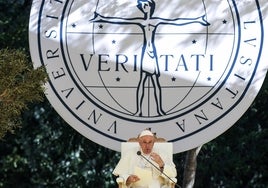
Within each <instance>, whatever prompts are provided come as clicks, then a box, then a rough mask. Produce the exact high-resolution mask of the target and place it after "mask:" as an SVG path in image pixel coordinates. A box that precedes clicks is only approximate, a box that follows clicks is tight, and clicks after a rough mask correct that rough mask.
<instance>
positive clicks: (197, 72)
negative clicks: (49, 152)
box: [29, 0, 267, 153]
mask: <svg viewBox="0 0 268 188" xmlns="http://www.w3.org/2000/svg"><path fill="white" fill-rule="evenodd" d="M261 2H262V3H264V1H261ZM261 2H260V1H257V0H256V1H253V0H252V1H251V0H250V1H232V0H225V1H217V0H216V1H215V0H194V1H188V0H187V1H186V0H181V1H177V0H169V1H163V0H77V1H74V0H51V1H45V0H41V1H40V0H35V1H34V2H33V5H32V11H31V18H30V26H29V35H30V49H31V56H32V59H33V62H34V65H35V66H36V67H38V66H41V65H44V66H45V67H46V70H47V73H48V76H49V81H48V83H47V84H46V94H47V97H48V99H49V101H50V102H51V104H52V105H53V107H54V108H55V109H56V111H57V112H58V113H59V114H60V115H61V116H62V117H63V118H64V119H65V120H66V121H67V122H68V123H69V124H70V125H71V126H72V127H73V128H75V129H76V130H77V131H78V132H80V133H81V134H82V135H84V136H86V137H87V138H89V139H91V140H93V141H94V142H97V143H99V144H101V145H103V146H105V147H108V148H110V149H113V150H117V151H119V150H120V143H121V142H122V141H126V140H127V139H128V138H130V137H134V136H136V135H137V134H138V133H139V132H140V131H141V130H143V129H145V128H150V129H151V130H152V131H153V132H155V133H156V134H157V136H159V137H163V138H166V139H167V141H169V142H173V143H174V153H178V152H181V151H185V150H188V149H191V148H194V147H196V146H198V145H201V144H204V143H206V142H208V141H210V140H212V139H213V138H215V137H217V136H218V135H220V134H221V133H223V132H224V131H226V130H227V129H228V128H230V127H231V126H232V125H233V124H234V123H235V122H236V121H237V120H238V119H239V118H240V117H241V116H242V114H243V113H244V112H245V111H246V110H247V108H248V107H249V106H250V104H251V103H252V101H253V100H254V98H255V96H256V95H257V93H258V90H259V89H260V87H261V84H262V82H263V79H264V77H265V74H266V70H267V63H266V64H265V61H267V58H266V57H264V56H263V54H262V52H263V51H264V49H265V48H266V47H267V44H266V43H264V21H266V20H264V19H263V15H262V14H263V12H262V11H261ZM266 50H267V49H266Z"/></svg>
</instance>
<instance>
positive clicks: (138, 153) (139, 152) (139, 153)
mask: <svg viewBox="0 0 268 188" xmlns="http://www.w3.org/2000/svg"><path fill="white" fill-rule="evenodd" d="M137 155H139V156H141V157H142V158H143V159H145V160H146V161H147V162H149V163H150V164H151V165H152V166H153V167H155V168H156V169H157V170H158V171H159V172H161V173H162V174H163V175H164V176H165V177H167V178H168V179H169V180H170V181H172V182H173V183H174V184H175V185H176V187H178V188H181V187H180V186H179V185H178V184H177V183H176V182H175V181H174V180H173V179H171V178H170V177H169V176H168V175H167V174H166V173H164V170H163V171H161V170H160V169H159V168H158V167H157V166H156V165H155V164H154V163H152V162H151V161H150V160H149V159H147V158H146V157H145V156H143V155H142V154H141V151H137Z"/></svg>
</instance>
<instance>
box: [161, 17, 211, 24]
mask: <svg viewBox="0 0 268 188" xmlns="http://www.w3.org/2000/svg"><path fill="white" fill-rule="evenodd" d="M205 17H206V15H203V16H200V17H197V18H175V19H164V18H158V19H159V24H169V25H178V26H181V25H187V24H192V23H199V24H201V25H203V26H209V25H210V24H209V23H208V22H207V20H206V19H205Z"/></svg>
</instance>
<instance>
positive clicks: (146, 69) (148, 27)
mask: <svg viewBox="0 0 268 188" xmlns="http://www.w3.org/2000/svg"><path fill="white" fill-rule="evenodd" d="M137 7H138V9H139V10H141V12H142V13H143V14H144V17H140V18H119V17H105V16H102V15H100V14H98V13H97V12H95V15H94V18H93V19H92V20H91V21H93V22H103V23H111V24H119V25H122V24H135V25H137V26H139V27H140V28H141V29H142V31H143V46H142V49H141V59H140V61H141V71H140V80H139V84H138V86H137V95H136V105H137V111H136V112H135V113H134V115H135V116H142V103H143V98H144V90H145V83H146V80H148V79H150V78H151V80H152V84H153V88H154V98H155V102H156V107H157V113H158V115H159V116H163V115H165V111H164V110H163V108H162V96H161V86H160V83H159V77H160V71H159V65H158V57H157V49H156V46H155V33H156V29H157V27H158V26H160V25H174V26H182V25H187V24H194V23H197V24H201V25H203V26H208V25H210V24H209V23H208V22H207V21H206V19H205V15H203V16H200V17H197V18H175V19H166V18H159V17H153V13H154V10H155V2H154V0H137Z"/></svg>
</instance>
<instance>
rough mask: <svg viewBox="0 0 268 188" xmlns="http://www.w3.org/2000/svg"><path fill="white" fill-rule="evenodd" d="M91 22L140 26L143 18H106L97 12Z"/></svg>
mask: <svg viewBox="0 0 268 188" xmlns="http://www.w3.org/2000/svg"><path fill="white" fill-rule="evenodd" d="M89 21H91V22H105V23H113V24H140V23H141V22H142V21H143V19H142V18H120V17H106V16H102V15H100V14H99V13H97V12H94V17H93V18H92V19H90V20H89Z"/></svg>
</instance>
